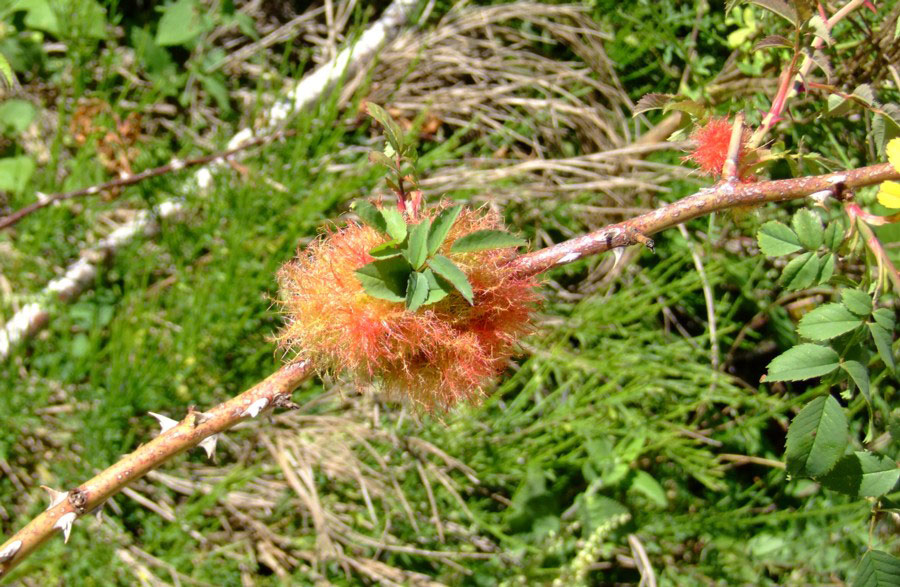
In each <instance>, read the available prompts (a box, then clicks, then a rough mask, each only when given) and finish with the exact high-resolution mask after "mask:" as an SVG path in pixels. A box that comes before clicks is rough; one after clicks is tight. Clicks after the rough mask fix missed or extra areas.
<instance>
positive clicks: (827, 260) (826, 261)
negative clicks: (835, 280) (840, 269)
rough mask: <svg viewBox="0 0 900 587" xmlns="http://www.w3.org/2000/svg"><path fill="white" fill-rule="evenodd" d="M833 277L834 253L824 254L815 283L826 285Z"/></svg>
mask: <svg viewBox="0 0 900 587" xmlns="http://www.w3.org/2000/svg"><path fill="white" fill-rule="evenodd" d="M833 275H834V253H825V255H823V256H822V266H821V267H819V276H818V277H817V278H816V283H818V284H820V285H821V284H823V283H827V282H828V280H829V279H831V277H832V276H833Z"/></svg>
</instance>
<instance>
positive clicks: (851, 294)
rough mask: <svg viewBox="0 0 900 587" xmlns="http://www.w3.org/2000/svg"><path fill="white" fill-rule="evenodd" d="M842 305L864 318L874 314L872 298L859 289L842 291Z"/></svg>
mask: <svg viewBox="0 0 900 587" xmlns="http://www.w3.org/2000/svg"><path fill="white" fill-rule="evenodd" d="M841 303H843V304H844V306H846V308H847V309H848V310H850V311H851V312H853V313H854V314H856V315H857V316H862V317H863V318H865V317H866V316H868V315H869V314H871V313H872V297H871V296H870V295H869V294H867V293H866V292H864V291H861V290H858V289H845V290H844V291H842V292H841Z"/></svg>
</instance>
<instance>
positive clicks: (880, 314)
mask: <svg viewBox="0 0 900 587" xmlns="http://www.w3.org/2000/svg"><path fill="white" fill-rule="evenodd" d="M872 318H873V319H874V320H875V324H878V325H879V326H881V327H882V328H884V329H885V330H887V331H888V332H890V333H891V334H893V332H894V320H895V319H894V313H893V312H891V311H890V310H888V309H887V308H878V309H877V310H875V311H874V312H872Z"/></svg>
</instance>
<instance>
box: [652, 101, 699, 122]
mask: <svg viewBox="0 0 900 587" xmlns="http://www.w3.org/2000/svg"><path fill="white" fill-rule="evenodd" d="M672 110H674V111H676V112H684V113H685V114H690V115H691V116H693V117H695V118H702V117H703V115H704V114H705V113H706V106H704V105H703V104H701V103H700V102H697V101H696V100H678V101H677V102H669V103H668V104H666V105H665V106H663V112H671V111H672Z"/></svg>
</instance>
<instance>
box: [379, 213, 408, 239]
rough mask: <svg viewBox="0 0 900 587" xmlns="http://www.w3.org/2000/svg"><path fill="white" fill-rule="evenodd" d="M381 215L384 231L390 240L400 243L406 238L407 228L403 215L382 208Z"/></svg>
mask: <svg viewBox="0 0 900 587" xmlns="http://www.w3.org/2000/svg"><path fill="white" fill-rule="evenodd" d="M381 215H382V216H383V217H384V222H385V230H386V231H387V233H388V236H390V237H391V238H392V239H394V240H395V241H397V242H402V241H403V240H404V239H405V238H406V234H407V226H406V220H404V219H403V214H401V213H400V212H399V210H397V209H396V208H390V207H388V208H382V210H381Z"/></svg>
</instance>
